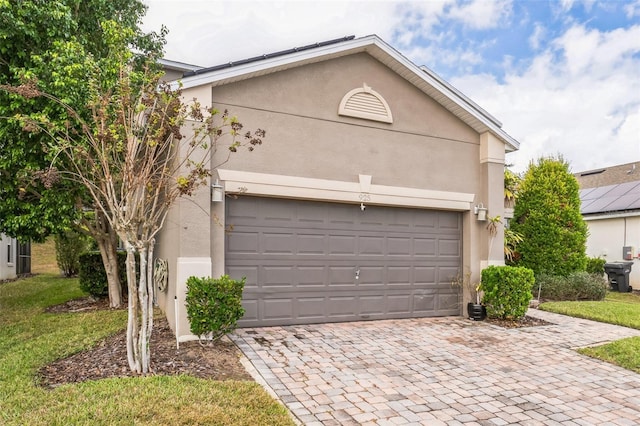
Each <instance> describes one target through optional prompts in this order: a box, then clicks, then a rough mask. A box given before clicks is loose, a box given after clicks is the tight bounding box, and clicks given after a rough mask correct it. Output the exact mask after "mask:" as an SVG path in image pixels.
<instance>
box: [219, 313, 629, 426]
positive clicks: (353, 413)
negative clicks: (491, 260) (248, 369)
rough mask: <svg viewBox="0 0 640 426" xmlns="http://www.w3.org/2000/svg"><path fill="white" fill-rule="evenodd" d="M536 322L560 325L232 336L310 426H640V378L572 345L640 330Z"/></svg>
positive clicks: (445, 322)
mask: <svg viewBox="0 0 640 426" xmlns="http://www.w3.org/2000/svg"><path fill="white" fill-rule="evenodd" d="M529 315H531V316H535V317H539V318H542V319H545V320H547V321H550V322H552V323H554V325H547V326H538V327H531V328H519V329H505V328H502V327H499V326H496V325H491V324H489V323H486V322H473V321H469V320H467V319H463V318H436V319H410V320H388V321H370V322H354V323H341V324H321V325H307V326H287V327H270V328H254V329H239V330H236V333H235V334H234V335H233V336H232V338H233V340H234V341H235V342H236V344H237V345H238V346H239V347H240V349H241V350H242V351H243V352H244V354H245V355H246V356H247V358H248V359H249V360H250V362H251V363H252V364H253V366H254V367H255V369H256V371H257V373H259V374H260V375H261V376H262V378H263V379H264V381H265V382H266V383H267V384H268V385H269V386H270V387H271V389H272V390H273V391H274V392H275V393H276V394H277V396H278V397H279V398H280V399H281V400H282V401H283V402H284V403H285V404H286V406H287V407H288V408H289V409H290V411H291V412H292V413H293V414H294V416H295V417H297V418H298V419H299V420H300V422H301V423H303V424H305V425H308V426H313V425H367V424H371V425H374V424H375V425H402V424H412V425H419V424H425V425H460V424H467V425H506V424H519V425H555V424H562V425H604V424H606V425H638V424H640V374H635V373H632V372H630V371H627V370H624V369H622V368H619V367H615V366H612V365H609V364H607V363H605V362H601V361H598V360H594V359H591V358H588V357H586V356H582V355H580V354H578V353H577V352H575V351H574V350H573V349H572V348H575V347H579V346H590V345H594V344H597V343H603V342H606V341H611V340H616V339H620V338H624V337H630V336H640V330H633V329H629V328H624V327H617V326H612V325H607V324H602V323H597V322H592V321H586V320H581V319H576V318H570V317H566V316H562V315H556V314H552V313H548V312H543V311H537V310H534V311H530V312H529Z"/></svg>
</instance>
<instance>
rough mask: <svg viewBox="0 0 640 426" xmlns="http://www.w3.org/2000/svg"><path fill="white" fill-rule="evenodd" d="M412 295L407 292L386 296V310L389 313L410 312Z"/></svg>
mask: <svg viewBox="0 0 640 426" xmlns="http://www.w3.org/2000/svg"><path fill="white" fill-rule="evenodd" d="M411 300H412V296H411V295H408V294H398V295H390V296H389V297H387V312H388V313H389V314H391V315H399V314H402V315H406V316H409V315H410V314H411Z"/></svg>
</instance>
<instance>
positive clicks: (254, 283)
mask: <svg viewBox="0 0 640 426" xmlns="http://www.w3.org/2000/svg"><path fill="white" fill-rule="evenodd" d="M227 275H229V276H230V277H232V278H234V279H241V278H243V277H244V278H246V279H247V280H246V282H245V284H244V290H245V291H247V290H248V289H251V288H257V287H258V267H257V266H242V265H238V266H233V267H227Z"/></svg>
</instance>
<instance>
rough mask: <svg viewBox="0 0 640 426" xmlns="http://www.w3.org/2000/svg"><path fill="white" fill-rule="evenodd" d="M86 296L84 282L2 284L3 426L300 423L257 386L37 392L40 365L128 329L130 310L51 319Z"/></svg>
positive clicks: (119, 383)
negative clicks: (57, 309)
mask: <svg viewBox="0 0 640 426" xmlns="http://www.w3.org/2000/svg"><path fill="white" fill-rule="evenodd" d="M82 295H83V293H82V291H81V290H80V289H79V287H78V282H77V280H76V279H67V278H61V277H59V276H57V275H54V274H43V275H37V276H35V277H31V278H27V279H22V280H18V281H14V282H10V283H5V284H1V285H0V424H2V425H71V424H73V425H77V424H82V425H85V424H86V425H132V424H136V425H168V424H171V425H195V424H211V425H255V424H264V425H293V424H294V423H293V422H292V420H291V419H290V418H289V416H288V414H287V412H286V410H285V409H284V408H283V407H282V406H281V405H280V404H279V403H277V402H276V401H274V400H273V399H272V398H271V397H270V396H269V395H268V394H267V393H266V392H265V391H264V390H263V389H262V388H261V387H260V386H259V385H258V384H256V383H254V382H234V381H226V382H217V381H212V380H203V379H196V378H193V377H188V376H178V377H167V376H155V377H140V378H126V379H108V380H98V381H92V382H86V383H82V384H74V385H64V386H60V387H58V388H56V389H55V390H45V389H43V388H41V387H39V386H37V375H36V373H37V370H38V368H39V367H41V366H43V365H45V364H47V363H49V362H51V361H53V360H55V359H58V358H62V357H65V356H68V355H70V354H72V353H75V352H78V351H81V350H83V349H86V348H89V347H91V346H92V345H95V344H96V343H97V342H99V341H100V340H101V339H103V338H105V337H107V336H109V335H112V334H114V333H116V332H118V331H120V330H122V329H124V327H125V323H126V311H99V312H86V313H74V314H47V313H44V308H45V307H46V306H50V305H55V304H58V303H62V302H64V301H66V300H69V299H73V298H77V297H80V296H82ZM152 356H153V354H152Z"/></svg>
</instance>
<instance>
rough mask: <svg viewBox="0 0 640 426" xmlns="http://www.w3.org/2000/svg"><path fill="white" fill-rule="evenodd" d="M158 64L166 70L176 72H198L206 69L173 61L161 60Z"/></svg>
mask: <svg viewBox="0 0 640 426" xmlns="http://www.w3.org/2000/svg"><path fill="white" fill-rule="evenodd" d="M158 63H159V64H160V65H162V66H163V67H165V68H168V69H171V70H176V71H197V70H200V69H202V68H204V67H201V66H200V65H193V64H187V63H185V62H178V61H172V60H171V59H164V58H163V59H159V60H158Z"/></svg>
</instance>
